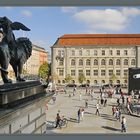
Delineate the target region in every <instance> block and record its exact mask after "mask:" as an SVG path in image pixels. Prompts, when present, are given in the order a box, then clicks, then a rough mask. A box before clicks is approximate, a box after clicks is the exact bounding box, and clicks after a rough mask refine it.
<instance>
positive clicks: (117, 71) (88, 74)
mask: <svg viewBox="0 0 140 140" xmlns="http://www.w3.org/2000/svg"><path fill="white" fill-rule="evenodd" d="M100 73H101V76H105V75H106V70H101V71H100ZM82 74H84V72H83V70H78V75H82ZM123 74H124V76H127V75H128V70H124V71H123ZM63 75H64V70H63V69H59V76H63ZM93 75H94V76H99V70H93ZM108 75H109V76H112V75H113V70H108ZM120 75H121V70H116V76H120ZM71 76H76V70H71ZM85 76H91V70H86V71H85Z"/></svg>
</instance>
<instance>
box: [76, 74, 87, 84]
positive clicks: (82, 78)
mask: <svg viewBox="0 0 140 140" xmlns="http://www.w3.org/2000/svg"><path fill="white" fill-rule="evenodd" d="M78 81H79V83H81V84H82V83H83V82H84V81H86V77H85V76H84V74H80V75H79V77H78Z"/></svg>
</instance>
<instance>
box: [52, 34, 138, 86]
mask: <svg viewBox="0 0 140 140" xmlns="http://www.w3.org/2000/svg"><path fill="white" fill-rule="evenodd" d="M130 67H140V34H75V35H74V34H68V35H64V36H62V37H60V38H58V40H57V41H56V43H55V44H54V45H53V46H52V75H57V77H58V78H57V80H56V81H55V82H56V83H60V84H64V83H65V78H66V76H67V75H70V76H71V77H72V80H71V82H72V83H79V81H78V78H79V75H81V74H84V75H85V77H86V81H85V82H86V83H91V84H107V83H114V84H116V83H121V84H127V83H128V68H130Z"/></svg>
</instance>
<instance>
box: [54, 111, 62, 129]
mask: <svg viewBox="0 0 140 140" xmlns="http://www.w3.org/2000/svg"><path fill="white" fill-rule="evenodd" d="M60 120H61V117H60V115H59V113H57V116H56V126H55V128H57V127H58V126H59V127H60V128H61V125H60Z"/></svg>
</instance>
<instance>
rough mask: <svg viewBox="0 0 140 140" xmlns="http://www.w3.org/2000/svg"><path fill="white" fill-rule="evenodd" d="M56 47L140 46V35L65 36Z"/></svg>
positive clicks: (57, 42)
mask: <svg viewBox="0 0 140 140" xmlns="http://www.w3.org/2000/svg"><path fill="white" fill-rule="evenodd" d="M55 45H60V46H81V45H140V34H65V35H63V36H61V37H60V38H58V40H57V41H56V43H55Z"/></svg>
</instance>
